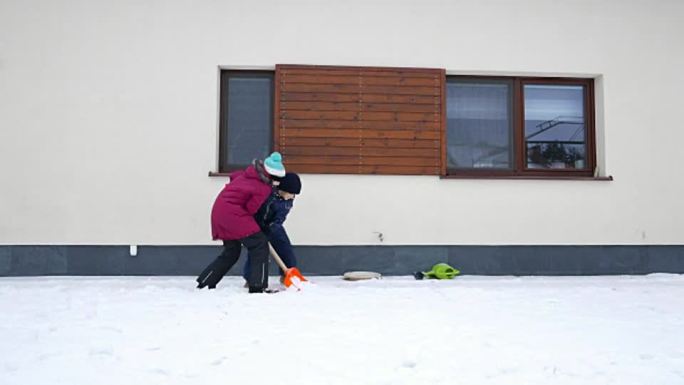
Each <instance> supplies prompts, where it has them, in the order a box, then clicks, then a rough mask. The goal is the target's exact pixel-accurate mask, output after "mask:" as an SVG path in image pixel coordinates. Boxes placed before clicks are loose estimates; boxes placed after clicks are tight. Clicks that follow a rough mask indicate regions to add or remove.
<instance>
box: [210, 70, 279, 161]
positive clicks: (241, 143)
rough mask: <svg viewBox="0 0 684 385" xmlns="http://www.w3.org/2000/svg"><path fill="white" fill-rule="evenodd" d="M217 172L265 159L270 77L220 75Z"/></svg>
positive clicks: (238, 73)
mask: <svg viewBox="0 0 684 385" xmlns="http://www.w3.org/2000/svg"><path fill="white" fill-rule="evenodd" d="M221 77H222V79H221V151H220V158H221V161H220V166H221V167H220V169H221V171H227V170H229V169H231V168H237V167H244V166H246V165H249V164H250V163H251V161H252V159H254V158H264V157H266V156H268V154H269V152H270V151H271V148H272V137H273V73H272V72H241V71H223V73H222V74H221Z"/></svg>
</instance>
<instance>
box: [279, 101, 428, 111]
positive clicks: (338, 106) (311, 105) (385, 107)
mask: <svg viewBox="0 0 684 385" xmlns="http://www.w3.org/2000/svg"><path fill="white" fill-rule="evenodd" d="M280 107H281V108H282V109H283V110H288V111H361V112H374V111H375V112H399V111H401V112H432V113H439V111H440V108H439V105H436V104H397V103H361V102H314V101H308V102H287V101H284V102H281V103H280Z"/></svg>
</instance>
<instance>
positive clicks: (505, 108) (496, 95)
mask: <svg viewBox="0 0 684 385" xmlns="http://www.w3.org/2000/svg"><path fill="white" fill-rule="evenodd" d="M511 88H512V87H511V82H494V81H491V82H487V81H480V82H475V81H467V80H464V81H449V82H448V83H447V106H446V107H447V164H448V167H449V168H460V169H472V168H480V169H481V168H489V169H510V168H511V167H512V151H511V150H512V140H511V139H512V138H511V137H512V129H513V125H512V121H513V120H512V116H511Z"/></svg>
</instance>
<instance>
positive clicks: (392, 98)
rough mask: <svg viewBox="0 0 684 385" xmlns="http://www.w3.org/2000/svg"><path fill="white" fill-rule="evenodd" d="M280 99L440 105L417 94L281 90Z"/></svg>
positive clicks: (437, 99)
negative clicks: (330, 92) (361, 93)
mask: <svg viewBox="0 0 684 385" xmlns="http://www.w3.org/2000/svg"><path fill="white" fill-rule="evenodd" d="M280 100H281V101H304V102H318V101H320V102H364V103H365V102H368V103H376V104H377V103H392V104H397V103H403V104H409V103H410V104H414V105H415V104H429V105H433V106H439V105H440V98H439V97H436V96H417V95H387V94H367V93H364V94H363V95H360V94H358V95H357V94H329V93H317V92H281V93H280Z"/></svg>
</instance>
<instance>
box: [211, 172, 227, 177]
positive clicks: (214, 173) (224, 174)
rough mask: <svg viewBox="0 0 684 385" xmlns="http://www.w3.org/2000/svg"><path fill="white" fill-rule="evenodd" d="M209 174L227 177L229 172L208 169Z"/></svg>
mask: <svg viewBox="0 0 684 385" xmlns="http://www.w3.org/2000/svg"><path fill="white" fill-rule="evenodd" d="M209 176H212V177H213V176H222V177H226V178H227V177H229V176H230V173H229V172H218V171H209Z"/></svg>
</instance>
